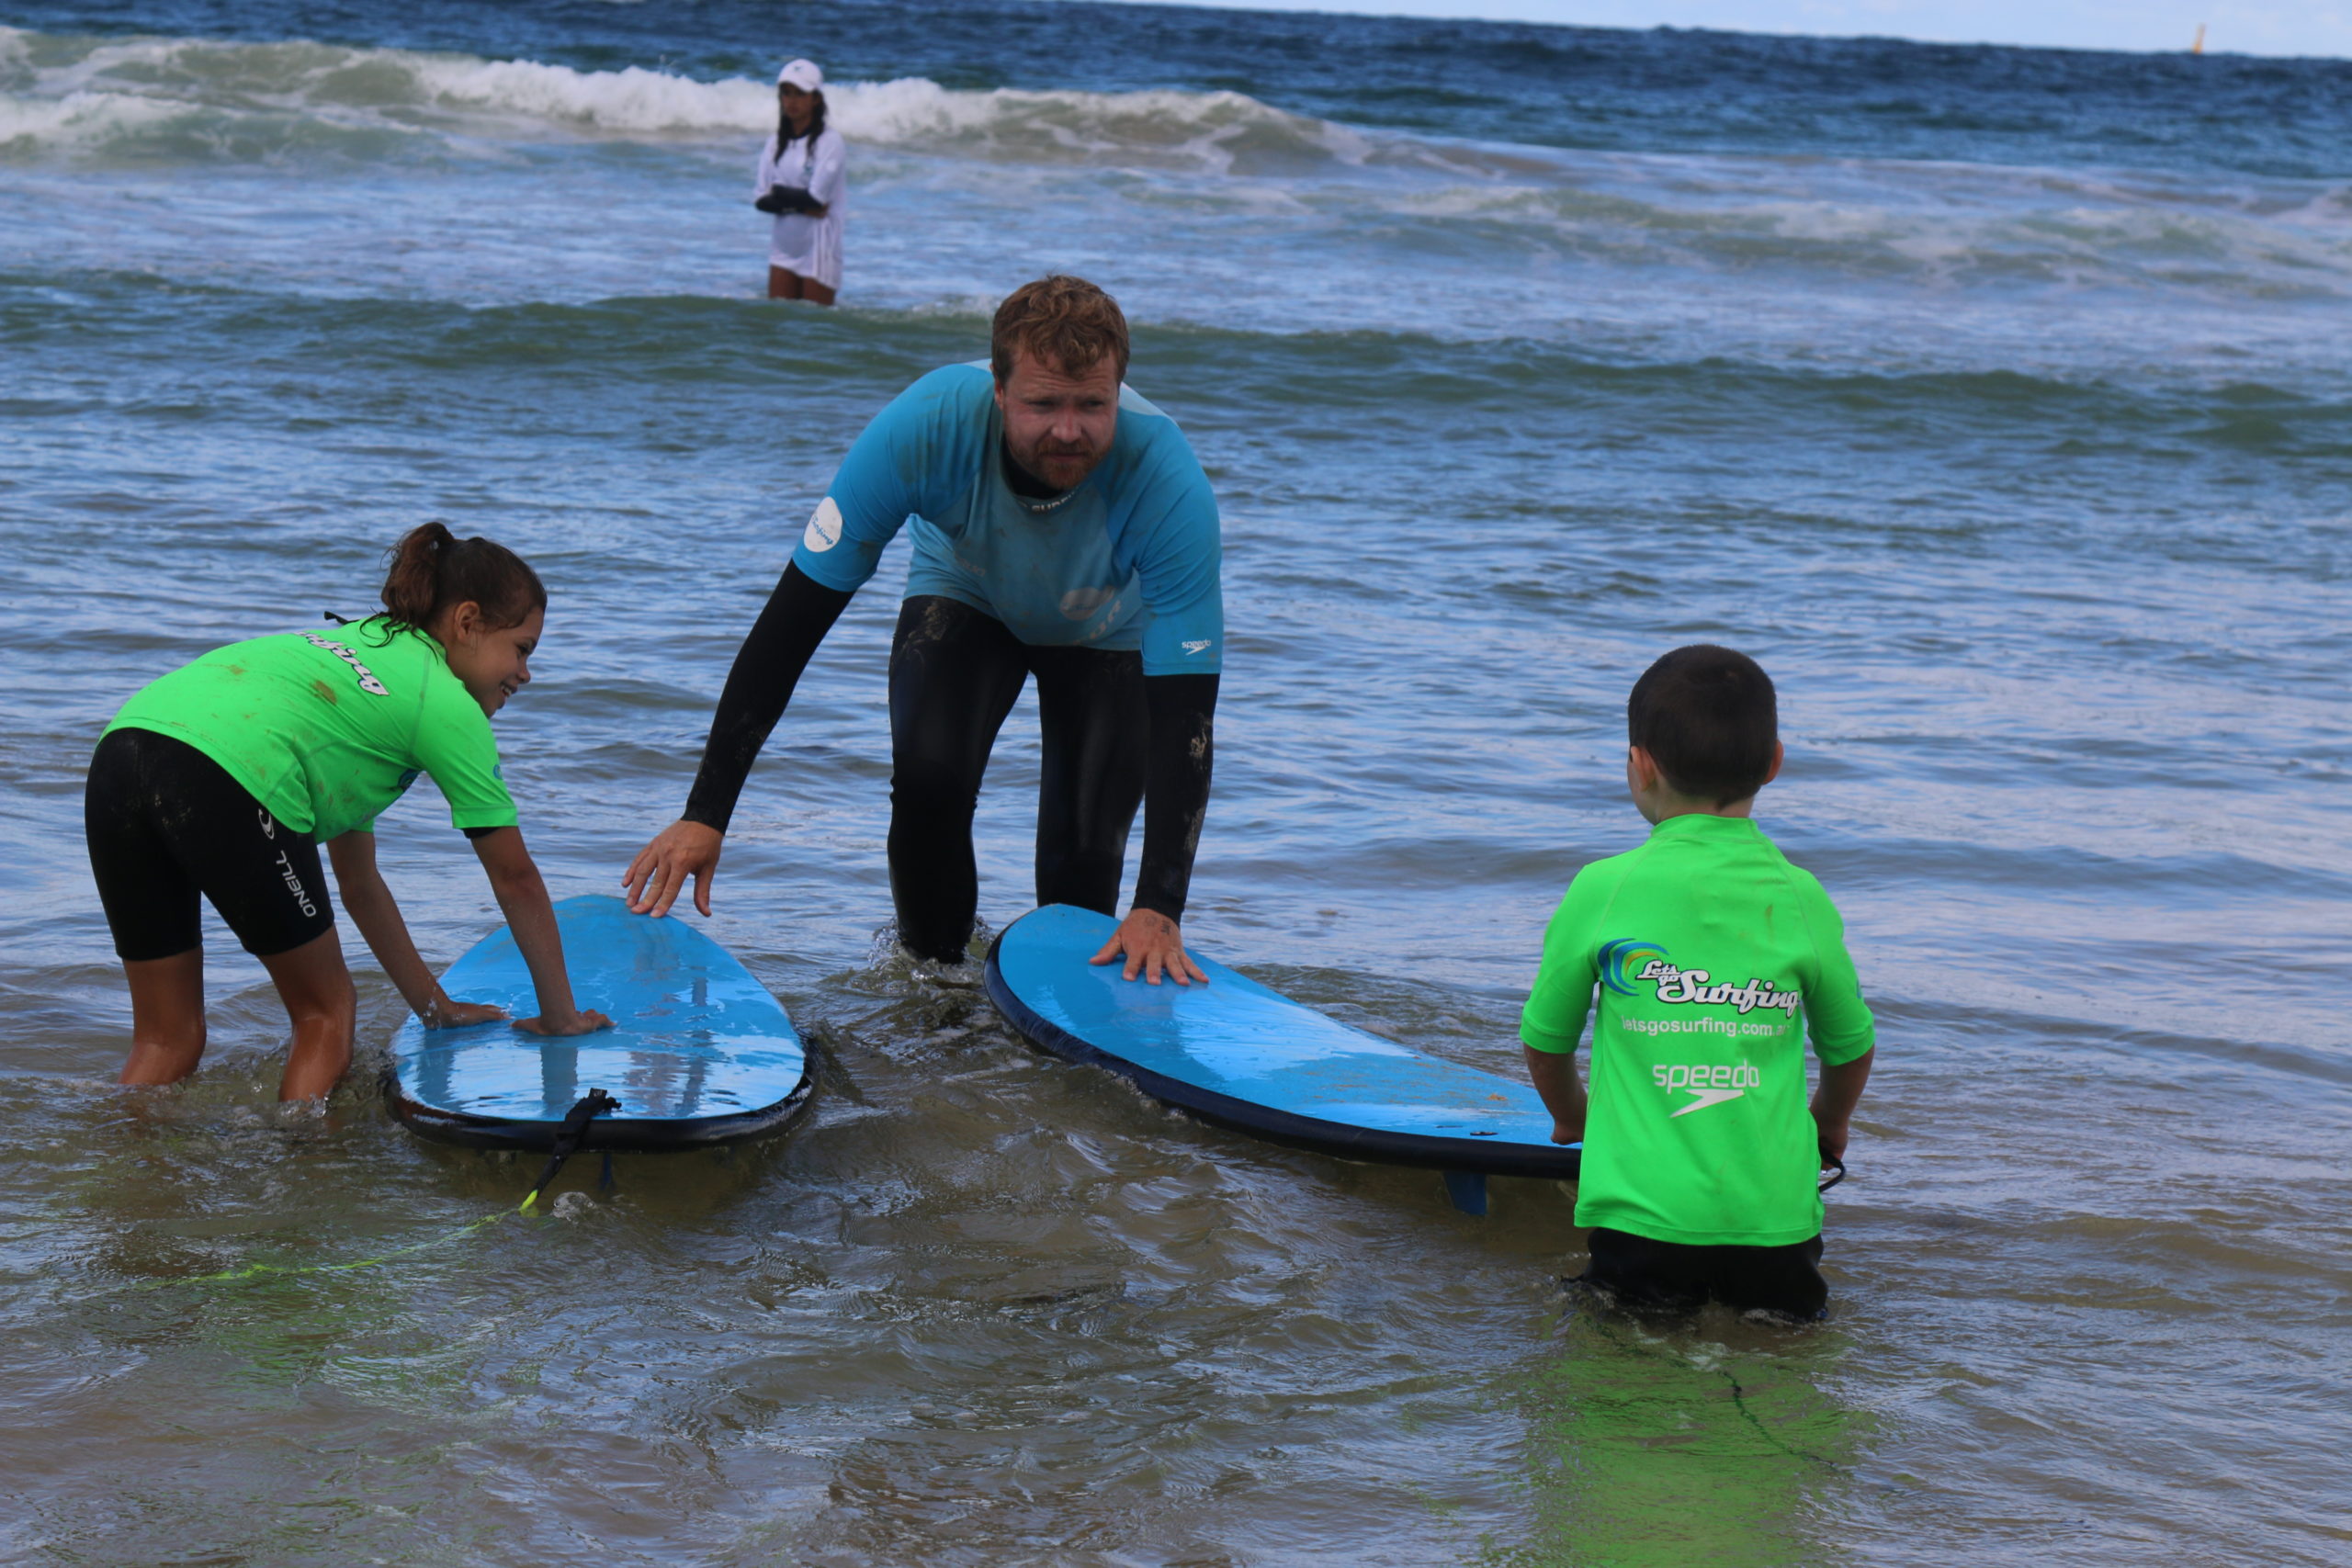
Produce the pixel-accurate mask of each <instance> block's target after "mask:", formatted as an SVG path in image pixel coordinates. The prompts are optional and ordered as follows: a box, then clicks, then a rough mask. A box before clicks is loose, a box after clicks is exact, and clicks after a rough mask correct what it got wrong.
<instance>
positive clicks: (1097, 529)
mask: <svg viewBox="0 0 2352 1568" xmlns="http://www.w3.org/2000/svg"><path fill="white" fill-rule="evenodd" d="M1004 467H1005V457H1004V418H1003V415H1002V414H1001V413H1000V412H998V409H997V406H996V397H995V381H994V378H992V377H991V375H990V374H989V367H988V366H987V365H986V364H978V365H951V366H948V367H945V368H944V369H939V370H934V371H933V372H931V374H929V375H927V376H925V377H923V378H922V379H921V380H919V381H917V382H916V383H915V384H914V385H913V386H911V387H909V388H908V389H906V390H905V391H903V392H901V393H899V396H898V397H897V398H895V399H893V400H891V402H890V405H889V406H888V408H886V409H884V410H883V411H882V412H880V413H878V414H876V416H875V417H874V420H873V423H869V424H868V425H867V426H866V427H865V434H862V435H860V436H859V437H858V438H857V440H856V442H855V444H854V445H853V446H851V447H850V449H849V455H848V456H847V457H844V458H843V459H842V466H841V468H840V470H839V471H838V472H837V473H836V474H835V475H834V476H833V483H832V489H831V491H829V492H828V493H827V495H826V496H825V499H824V500H823V501H821V502H819V503H818V506H817V512H816V515H814V516H813V517H811V518H810V519H809V526H808V528H807V530H806V531H805V532H804V533H803V534H802V535H801V538H800V544H799V547H798V548H797V549H795V550H794V551H793V554H792V563H793V565H795V566H797V567H798V568H799V569H800V570H801V572H802V573H803V574H804V575H806V576H808V577H809V578H810V579H811V580H813V581H816V582H819V583H820V584H822V585H824V586H825V587H827V588H831V589H833V590H835V591H837V592H842V593H854V592H856V591H857V590H858V589H859V588H860V587H862V586H863V585H864V584H865V581H866V580H867V579H869V578H871V577H872V576H873V575H874V570H875V568H876V565H877V564H879V562H880V561H881V558H882V551H883V548H884V547H885V546H887V545H888V544H889V542H890V541H891V539H893V538H894V537H896V536H897V535H898V532H899V528H900V527H901V526H904V525H907V524H909V523H910V522H911V523H912V525H913V527H914V564H913V566H912V567H911V569H910V570H909V571H908V573H907V596H908V597H909V598H912V597H915V596H917V595H920V594H937V595H940V596H941V597H944V598H948V599H953V600H956V601H957V602H958V603H960V604H968V605H970V606H971V607H972V608H973V609H975V610H978V611H979V612H980V613H981V614H983V615H991V616H994V617H995V618H996V619H997V620H999V621H1001V622H1002V623H1004V625H1005V626H1006V627H1007V629H1009V630H1010V631H1011V632H1012V635H1013V636H1014V637H1018V638H1019V639H1020V640H1021V641H1023V642H1024V643H1028V644H1031V645H1032V646H1035V647H1043V648H1057V647H1085V648H1097V649H1105V650H1112V651H1122V652H1124V651H1131V650H1135V649H1140V650H1141V651H1142V654H1143V670H1144V673H1145V674H1146V675H1147V676H1150V675H1214V674H1216V673H1218V672H1219V671H1220V670H1221V669H1222V668H1223V657H1224V653H1225V601H1224V597H1223V594H1222V593H1221V592H1220V590H1219V587H1218V565H1219V559H1220V554H1221V547H1220V544H1219V537H1218V528H1217V513H1216V495H1215V493H1214V492H1212V491H1210V489H1209V481H1208V477H1207V476H1206V475H1205V474H1204V473H1202V472H1201V465H1200V460H1199V459H1198V458H1197V457H1193V448H1192V446H1191V445H1190V444H1189V443H1188V442H1186V441H1185V439H1184V434H1183V432H1182V431H1181V430H1179V429H1177V428H1176V422H1175V421H1174V420H1171V419H1170V418H1169V417H1168V416H1167V415H1166V414H1164V413H1162V412H1159V410H1158V409H1156V408H1154V407H1153V406H1152V405H1151V404H1150V403H1148V402H1147V401H1145V400H1143V399H1142V398H1141V397H1139V396H1137V395H1136V393H1135V392H1134V391H1133V390H1131V389H1128V388H1127V387H1125V386H1124V385H1123V386H1121V387H1120V389H1119V420H1118V427H1117V431H1116V433H1115V434H1114V437H1113V439H1112V443H1111V450H1110V451H1109V453H1107V454H1106V455H1105V456H1104V457H1103V460H1102V461H1101V462H1100V463H1098V464H1097V465H1096V466H1095V468H1094V471H1093V472H1092V473H1091V474H1089V475H1088V476H1087V477H1086V479H1084V480H1083V481H1082V482H1080V485H1079V486H1078V488H1077V489H1076V490H1073V491H1066V492H1064V493H1063V494H1061V495H1058V496H1055V497H1052V498H1050V499H1046V500H1037V499H1032V498H1029V497H1025V496H1023V495H1021V494H1018V493H1017V492H1015V491H1014V490H1013V489H1012V485H1011V484H1010V483H1008V482H1007V480H1006V478H1005V472H1004Z"/></svg>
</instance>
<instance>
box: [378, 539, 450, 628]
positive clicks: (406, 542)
mask: <svg viewBox="0 0 2352 1568" xmlns="http://www.w3.org/2000/svg"><path fill="white" fill-rule="evenodd" d="M457 542H458V539H457V536H456V535H454V534H452V533H450V532H449V530H448V527H447V525H445V524H440V523H425V524H421V525H418V526H416V527H414V528H411V529H410V530H409V531H408V532H407V533H406V534H405V535H403V536H401V542H400V543H399V544H397V545H394V546H393V547H392V549H391V556H392V564H391V568H390V570H388V571H386V572H385V573H384V614H385V615H387V616H389V617H390V619H392V620H395V621H398V622H399V623H400V624H401V625H402V626H424V623H425V622H427V621H429V620H431V619H432V618H433V612H434V610H435V608H436V607H437V604H438V602H439V590H440V585H441V559H442V557H443V556H444V555H446V554H447V551H448V548H449V547H450V546H451V545H454V544H456V543H457Z"/></svg>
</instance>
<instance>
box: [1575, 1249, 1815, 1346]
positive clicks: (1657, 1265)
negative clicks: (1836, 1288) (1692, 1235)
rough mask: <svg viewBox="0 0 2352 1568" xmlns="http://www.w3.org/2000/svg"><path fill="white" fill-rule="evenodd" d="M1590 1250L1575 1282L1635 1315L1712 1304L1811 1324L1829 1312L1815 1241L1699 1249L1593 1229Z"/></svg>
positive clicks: (1668, 1311) (1686, 1309) (1696, 1309)
mask: <svg viewBox="0 0 2352 1568" xmlns="http://www.w3.org/2000/svg"><path fill="white" fill-rule="evenodd" d="M1590 1246H1591V1250H1592V1262H1591V1264H1590V1265H1589V1267H1588V1268H1587V1269H1585V1271H1584V1273H1583V1274H1582V1275H1581V1276H1580V1277H1579V1278H1578V1280H1577V1283H1578V1284H1583V1285H1598V1286H1600V1288H1601V1289H1603V1290H1605V1291H1607V1292H1609V1293H1610V1295H1611V1296H1612V1297H1614V1298H1615V1299H1616V1302H1617V1304H1618V1305H1620V1306H1623V1307H1625V1308H1627V1309H1629V1310H1631V1311H1634V1312H1645V1313H1674V1314H1680V1313H1691V1312H1696V1311H1698V1310H1699V1308H1700V1307H1701V1306H1702V1305H1703V1304H1705V1303H1708V1302H1711V1301H1714V1302H1721V1303H1723V1304H1724V1305H1725V1306H1727V1307H1729V1308H1731V1309H1732V1310H1733V1311H1734V1312H1771V1313H1778V1314H1781V1316H1783V1317H1793V1318H1799V1319H1803V1320H1804V1321H1808V1322H1810V1321H1811V1320H1812V1319H1815V1318H1817V1317H1819V1316H1821V1315H1822V1314H1823V1313H1824V1312H1825V1311H1826V1309H1827V1307H1828V1305H1829V1286H1828V1284H1827V1282H1826V1281H1825V1280H1823V1279H1822V1277H1821V1269H1820V1264H1821V1238H1820V1237H1819V1236H1817V1235H1816V1236H1814V1237H1811V1238H1810V1239H1808V1240H1805V1241H1796V1242H1791V1243H1789V1244H1787V1245H1786V1246H1783V1247H1696V1246H1692V1245H1691V1244H1689V1243H1687V1242H1675V1241H1655V1240H1652V1239H1651V1238H1650V1237H1648V1236H1645V1235H1633V1234H1632V1233H1631V1232H1629V1231H1619V1230H1611V1229H1609V1228H1607V1227H1606V1226H1602V1225H1595V1226H1594V1227H1593V1229H1592V1235H1591V1242H1590Z"/></svg>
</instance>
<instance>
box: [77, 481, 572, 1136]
mask: <svg viewBox="0 0 2352 1568" xmlns="http://www.w3.org/2000/svg"><path fill="white" fill-rule="evenodd" d="M383 602H384V611H383V614H381V615H371V616H369V617H368V619H366V620H364V621H359V622H356V623H354V624H352V625H350V626H339V627H336V628H334V635H333V636H328V635H325V634H323V633H320V632H308V631H305V632H281V633H278V634H277V635H275V636H269V637H255V638H253V639H252V640H250V641H246V642H239V643H232V644H230V645H229V646H228V647H226V648H220V649H214V650H213V651H212V652H210V653H208V654H206V655H204V656H203V657H202V658H200V659H198V660H196V661H195V662H193V663H191V664H188V665H186V666H184V667H182V668H181V669H178V670H175V671H173V672H172V673H170V674H168V675H165V676H164V677H163V678H162V679H160V680H158V681H155V682H152V683H151V684H149V685H148V686H146V687H144V688H143V689H141V691H140V692H139V693H138V694H136V695H135V696H133V697H132V698H131V699H130V702H128V703H126V704H125V705H123V708H122V711H121V712H120V713H119V714H117V715H116V716H115V719H114V722H113V723H112V724H110V725H108V726H107V730H106V733H105V734H104V735H103V736H101V737H100V738H99V741H98V749H97V752H96V755H95V756H94V757H93V758H92V759H91V761H90V777H89V784H88V788H87V791H86V793H85V803H84V804H85V822H86V826H87V829H88V834H89V842H90V866H91V871H92V873H93V875H94V879H95V880H96V884H97V889H98V897H99V899H100V901H101V902H102V903H103V904H104V905H105V907H106V912H107V925H108V927H109V928H111V930H112V931H113V933H114V941H115V951H116V952H117V953H119V955H120V956H121V958H122V966H123V972H124V975H125V976H126V977H127V978H128V979H129V981H130V1013H131V1038H130V1060H129V1061H128V1062H126V1063H125V1064H124V1065H123V1069H122V1076H121V1081H122V1082H124V1083H126V1084H162V1083H174V1082H176V1081H178V1080H179V1079H181V1078H184V1077H187V1076H188V1075H189V1074H190V1073H193V1072H194V1071H196V1067H197V1063H198V1060H200V1059H201V1058H202V1056H203V1055H204V1043H205V1035H204V954H203V949H202V938H201V934H200V928H199V926H198V897H204V898H208V899H209V900H210V901H211V903H212V907H213V908H215V909H216V910H218V911H219V912H220V917H221V919H223V920H224V921H226V922H227V924H228V926H229V929H230V930H231V931H233V932H234V933H235V934H236V937H237V940H238V941H239V942H241V943H243V946H244V948H245V950H246V951H247V952H249V953H253V954H254V956H255V957H256V958H258V959H260V960H261V962H262V966H263V967H264V968H265V969H266V970H268V972H269V976H270V979H271V980H272V981H273V982H275V983H276V985H277V993H278V996H279V997H280V998H282V999H283V1000H284V1001H285V1003H286V1010H287V1014H288V1018H289V1019H291V1021H292V1022H293V1026H294V1043H293V1046H292V1048H291V1050H290V1051H289V1052H288V1055H287V1059H286V1072H285V1075H284V1077H282V1078H281V1079H280V1081H279V1084H278V1098H279V1099H280V1100H316V1099H322V1098H323V1097H324V1096H325V1095H326V1093H327V1091H328V1090H329V1089H333V1088H334V1085H335V1082H336V1080H338V1079H339V1078H341V1077H342V1076H343V1074H344V1072H345V1069H346V1068H348V1067H349V1066H350V1065H351V1053H352V1036H353V1032H354V1030H355V1028H356V1020H357V1007H358V1002H357V997H356V993H355V992H354V990H353V987H352V983H351V972H350V970H349V969H348V968H346V967H345V964H344V959H343V946H342V943H341V942H340V940H339V939H338V938H337V936H336V933H335V930H334V911H333V909H332V908H331V907H330V906H329V904H328V901H327V892H326V886H325V882H324V879H323V878H322V875H321V874H320V866H319V850H318V846H319V845H320V844H321V843H324V844H325V845H326V848H327V854H328V858H330V859H331V860H332V861H333V862H334V873H335V884H336V886H337V887H338V888H339V889H340V890H341V893H342V897H343V903H344V908H345V909H346V910H347V911H348V912H349V914H350V916H351V919H352V921H353V923H354V924H356V926H358V928H359V933H360V935H361V936H362V937H364V938H366V939H367V942H368V948H369V949H370V950H371V951H372V952H374V953H375V954H376V959H377V962H379V964H382V965H383V966H384V973H385V974H386V975H387V976H390V979H391V981H392V984H393V985H394V986H396V987H399V989H400V993H401V996H402V997H403V998H406V999H407V1001H408V1004H409V1006H410V1007H412V1008H413V1009H414V1010H415V1011H416V1014H417V1017H418V1018H419V1019H421V1020H422V1021H424V1026H425V1027H426V1028H428V1029H434V1028H442V1027H446V1026H448V1025H453V1024H464V1023H479V1022H481V1021H485V1020H488V1019H492V1018H498V1017H503V1013H502V1012H501V1011H500V1010H498V1009H497V1008H492V1007H484V1006H481V1005H478V1004H474V1003H468V1002H457V1001H452V1000H450V998H448V997H447V995H446V994H444V993H443V991H442V989H441V987H440V985H439V983H438V982H437V981H435V979H434V977H433V973H432V971H431V970H430V969H428V968H427V967H426V966H425V964H424V959H423V958H422V957H420V956H419V955H418V953H417V951H416V943H415V942H413V940H412V939H411V938H410V936H409V932H408V926H407V924H406V922H404V921H403V920H402V919H401V912H400V906H399V905H398V904H396V903H395V902H394V901H393V899H392V895H391V890H390V888H389V887H387V886H385V885H384V879H383V877H382V875H381V874H379V872H378V871H377V869H376V836H375V825H376V817H377V815H378V814H379V813H380V812H381V811H382V810H383V809H384V808H385V807H388V806H390V805H391V803H392V802H393V801H395V800H397V799H399V798H400V796H401V795H402V794H403V793H404V792H405V791H406V790H407V789H408V786H409V785H410V784H413V783H414V782H415V781H416V778H417V776H418V774H420V773H431V774H432V775H433V782H434V784H435V785H437V786H438V787H439V788H440V790H441V793H442V794H443V795H445V796H446V797H447V800H448V802H449V817H450V822H451V824H452V825H453V826H455V827H457V828H458V829H462V830H463V831H464V832H465V833H466V835H467V837H468V838H469V839H471V840H473V845H474V852H475V853H477V854H478V855H480V856H481V863H482V868H483V870H484V871H486V872H487V873H488V874H489V875H490V884H491V888H492V892H493V893H495V894H496V895H497V897H498V905H499V908H501V909H502V910H503V911H504V913H505V915H506V919H507V923H508V924H509V926H510V927H511V928H512V929H513V931H514V932H515V942H516V945H518V946H519V947H520V948H521V949H522V951H523V955H524V957H525V959H526V961H527V962H528V964H530V969H531V977H532V979H533V980H534V981H535V982H536V983H537V988H538V1001H539V1014H538V1016H537V1018H529V1019H518V1020H516V1021H515V1028H517V1029H520V1030H524V1031H526V1032H530V1033H533V1034H543V1035H564V1034H583V1033H586V1032H589V1031H591V1030H596V1029H604V1028H608V1027H610V1025H611V1021H610V1020H609V1019H607V1018H605V1016H604V1015H603V1014H601V1013H596V1012H588V1011H583V1010H581V1009H579V1008H578V1007H576V1006H575V1005H574V1003H573V1001H572V996H571V980H570V978H569V977H568V976H566V974H565V972H564V966H563V944H562V940H561V938H560V936H559V935H558V934H557V931H556V922H555V911H554V909H553V908H552V906H551V905H550V904H549V902H548V891H547V885H546V883H545V882H543V881H542V880H541V879H540V876H539V872H538V868H537V866H536V865H535V864H533V863H532V861H531V856H530V852H529V851H528V850H526V848H525V847H524V845H523V833H522V829H520V828H519V827H517V826H516V825H515V823H516V817H515V802H514V800H513V798H512V797H511V796H510V795H508V794H507V793H506V785H505V783H504V781H503V780H502V779H501V778H500V776H499V769H498V744H497V741H496V740H495V739H493V738H492V734H491V729H490V716H491V715H492V714H494V713H496V712H497V711H498V710H499V709H500V708H501V707H502V706H503V705H505V702H506V699H507V698H508V697H510V696H512V695H514V694H515V692H517V691H519V690H521V689H522V687H523V686H524V685H525V684H526V683H527V682H529V680H530V679H531V672H530V656H531V653H532V650H533V649H535V648H536V647H537V644H538V640H539V633H540V630H541V628H542V626H544V625H545V623H546V619H547V603H548V595H547V590H546V588H545V587H543V586H542V585H541V584H540V582H539V579H538V574H537V573H536V572H534V571H533V570H531V569H530V567H529V566H527V565H526V564H525V563H524V561H523V559H522V558H520V557H518V556H516V555H515V553H514V552H513V551H511V550H508V549H505V548H503V547H501V546H498V545H495V544H492V542H491V541H490V540H488V539H479V538H477V539H458V538H457V537H455V536H452V535H451V534H450V532H449V530H448V529H447V528H446V527H443V526H442V525H440V524H438V523H428V524H426V525H424V526H423V527H421V528H416V529H413V530H412V531H411V532H410V533H409V534H408V535H407V536H406V537H404V538H402V539H401V542H400V543H399V545H397V546H396V547H394V548H393V550H392V563H391V568H390V571H389V572H388V573H387V574H386V576H385V579H384V589H383Z"/></svg>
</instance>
